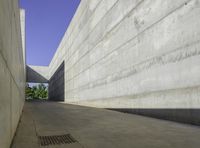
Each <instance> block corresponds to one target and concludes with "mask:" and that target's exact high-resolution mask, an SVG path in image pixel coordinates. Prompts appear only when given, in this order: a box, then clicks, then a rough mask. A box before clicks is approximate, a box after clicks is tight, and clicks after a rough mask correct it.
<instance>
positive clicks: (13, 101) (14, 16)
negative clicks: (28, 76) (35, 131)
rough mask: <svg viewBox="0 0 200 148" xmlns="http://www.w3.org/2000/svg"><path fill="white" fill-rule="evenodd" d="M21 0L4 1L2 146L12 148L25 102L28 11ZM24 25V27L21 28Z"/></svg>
mask: <svg viewBox="0 0 200 148" xmlns="http://www.w3.org/2000/svg"><path fill="white" fill-rule="evenodd" d="M21 13H23V14H21V15H20V9H19V6H18V0H0V147H1V148H9V147H10V143H11V141H12V138H13V136H14V133H15V130H16V128H17V125H18V121H19V118H20V115H21V111H22V108H23V104H24V99H25V95H24V91H25V61H24V59H25V57H24V56H25V48H23V44H22V40H23V41H25V40H24V39H23V37H22V33H23V36H24V35H25V32H24V31H25V29H24V27H25V26H24V25H22V24H24V19H25V18H24V17H25V15H24V11H21ZM21 25H22V28H21Z"/></svg>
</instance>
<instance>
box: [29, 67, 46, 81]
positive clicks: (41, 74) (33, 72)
mask: <svg viewBox="0 0 200 148" xmlns="http://www.w3.org/2000/svg"><path fill="white" fill-rule="evenodd" d="M26 81H27V82H30V83H48V82H49V67H48V66H33V65H26Z"/></svg>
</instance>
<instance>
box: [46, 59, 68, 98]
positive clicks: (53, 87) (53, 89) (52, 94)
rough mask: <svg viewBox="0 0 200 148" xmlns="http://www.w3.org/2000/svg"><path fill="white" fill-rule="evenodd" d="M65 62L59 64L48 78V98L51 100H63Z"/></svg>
mask: <svg viewBox="0 0 200 148" xmlns="http://www.w3.org/2000/svg"><path fill="white" fill-rule="evenodd" d="M64 71H65V63H64V62H62V64H61V65H60V66H59V68H58V69H57V70H56V72H55V73H54V75H53V76H52V77H51V78H50V80H49V89H48V93H49V95H48V98H49V100H51V101H64V100H65V84H64V82H65V75H64Z"/></svg>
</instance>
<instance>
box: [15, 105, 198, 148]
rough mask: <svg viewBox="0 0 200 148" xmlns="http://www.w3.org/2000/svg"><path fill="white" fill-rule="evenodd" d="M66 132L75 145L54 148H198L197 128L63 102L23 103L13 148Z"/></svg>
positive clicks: (32, 146)
mask: <svg viewBox="0 0 200 148" xmlns="http://www.w3.org/2000/svg"><path fill="white" fill-rule="evenodd" d="M66 133H70V134H71V135H72V136H73V137H74V138H75V139H76V140H77V141H78V143H76V144H68V145H57V148H60V147H65V148H71V147H73V148H83V147H84V148H199V145H200V141H199V139H200V128H199V127H198V126H192V125H186V124H179V123H176V122H170V121H164V120H159V119H153V118H149V117H143V116H138V115H131V114H125V113H120V112H115V111H110V110H105V109H98V108H90V107H82V106H76V105H69V104H63V103H62V104H61V103H55V102H26V103H25V107H24V110H23V114H22V118H21V121H20V124H19V127H18V130H17V133H16V136H15V138H14V141H13V145H12V148H27V147H28V148H37V147H39V145H38V139H37V136H41V135H42V136H45V135H56V134H57V135H59V134H66ZM52 148H54V147H53V146H52Z"/></svg>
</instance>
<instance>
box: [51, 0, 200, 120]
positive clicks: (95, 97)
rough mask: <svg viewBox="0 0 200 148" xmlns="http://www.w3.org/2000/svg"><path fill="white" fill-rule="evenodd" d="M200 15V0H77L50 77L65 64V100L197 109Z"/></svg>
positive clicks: (199, 96)
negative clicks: (79, 1) (75, 10)
mask: <svg viewBox="0 0 200 148" xmlns="http://www.w3.org/2000/svg"><path fill="white" fill-rule="evenodd" d="M199 18H200V1H199V0H176V1H174V0H166V1H163V0H109V1H108V0H82V1H81V3H80V6H79V8H78V10H77V12H76V14H75V16H74V18H73V20H72V22H71V24H70V26H69V28H68V30H67V31H66V33H65V35H64V37H63V39H62V42H61V43H60V45H59V48H58V50H57V52H56V54H55V56H54V58H53V60H52V61H51V63H50V67H49V68H50V76H51V75H52V74H53V73H54V72H55V70H56V69H57V68H58V67H59V65H60V64H61V63H62V61H63V60H64V61H65V102H66V103H74V104H79V105H86V106H94V107H106V108H127V109H138V108H139V109H142V108H143V109H144V108H146V109H147V108H153V109H166V108H167V109H198V108H199V107H200V94H199V86H200V29H199V26H200V19H199ZM190 113H191V112H190ZM175 114H176V113H175ZM191 116H193V115H192V113H191ZM195 117H196V115H195ZM199 119H200V118H199Z"/></svg>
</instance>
